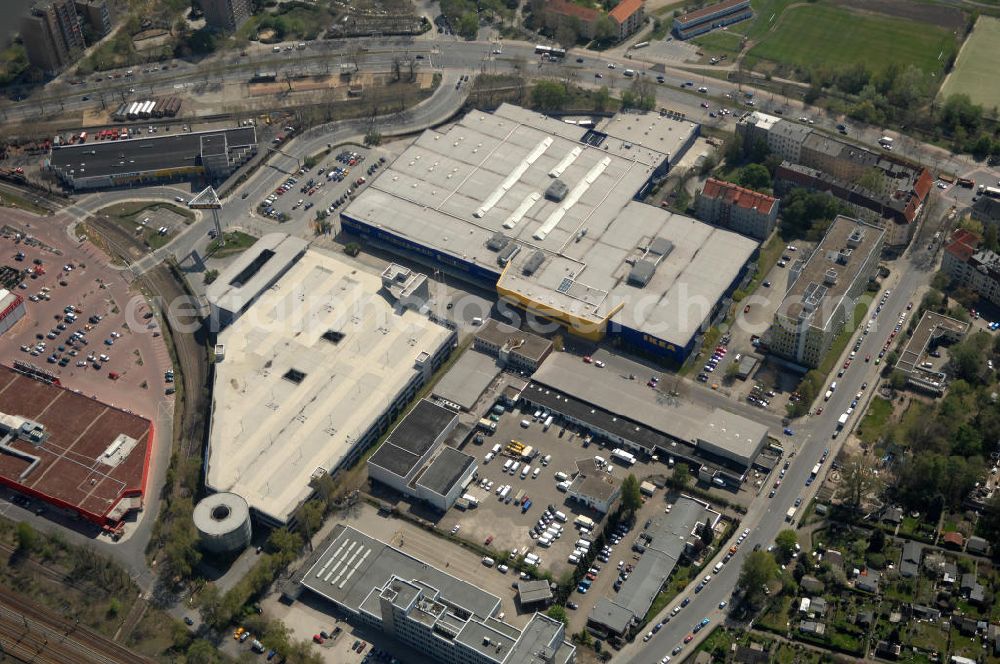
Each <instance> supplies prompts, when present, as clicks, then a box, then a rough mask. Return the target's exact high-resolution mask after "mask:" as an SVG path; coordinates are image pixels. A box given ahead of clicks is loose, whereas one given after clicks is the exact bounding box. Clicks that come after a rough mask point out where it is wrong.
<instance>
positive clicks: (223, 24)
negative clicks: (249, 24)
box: [200, 0, 253, 32]
mask: <svg viewBox="0 0 1000 664" xmlns="http://www.w3.org/2000/svg"><path fill="white" fill-rule="evenodd" d="M200 3H201V8H202V10H203V11H204V12H205V23H207V24H208V25H209V26H210V27H213V28H215V29H217V30H222V31H223V32H233V31H234V30H236V29H237V28H239V27H240V26H241V25H243V23H244V22H245V21H246V20H247V19H248V18H250V16H251V15H252V14H253V7H252V4H251V1H250V0H200Z"/></svg>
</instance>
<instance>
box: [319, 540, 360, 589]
mask: <svg viewBox="0 0 1000 664" xmlns="http://www.w3.org/2000/svg"><path fill="white" fill-rule="evenodd" d="M357 544H358V543H357V542H354V541H352V542H351V545H350V546H349V547H347V551H344V553H343V554H342V555H341V556H340V560H338V561H337V562H336V563H334V565H333V567H332V568H331V569H330V571H329V572H327V573H326V576H324V577H323V580H324V581H329V580H330V577H331V576H333V574H334V572H336V571H337V570H338V569H340V566H341V565H343V564H344V558H346V557H347V556H348V555H349V554H350V553H351V549H353V548H354V547H355V546H357Z"/></svg>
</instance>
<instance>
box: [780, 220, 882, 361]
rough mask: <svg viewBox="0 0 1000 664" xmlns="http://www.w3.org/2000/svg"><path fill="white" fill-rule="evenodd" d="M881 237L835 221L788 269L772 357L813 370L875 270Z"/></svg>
mask: <svg viewBox="0 0 1000 664" xmlns="http://www.w3.org/2000/svg"><path fill="white" fill-rule="evenodd" d="M884 236H885V231H884V229H882V228H879V227H878V226H876V225H875V224H872V223H869V222H866V221H862V220H859V219H851V218H850V217H844V216H838V217H837V218H836V219H834V221H833V224H831V225H830V228H829V230H827V232H826V235H825V236H823V239H822V240H821V241H820V243H819V246H817V247H816V249H815V250H814V251H813V253H812V254H811V255H810V256H809V257H808V258H805V259H800V260H798V261H796V262H795V263H794V264H793V265H792V266H791V268H790V273H789V287H788V290H787V291H786V293H785V297H784V300H782V303H781V305H780V306H779V307H778V310H777V311H776V312H775V314H774V320H773V322H772V325H771V330H770V337H771V338H770V342H769V343H770V348H771V351H772V352H773V353H775V354H776V355H779V356H781V357H784V358H786V359H788V360H791V361H792V362H795V363H796V364H799V365H801V366H803V367H810V368H814V367H818V366H819V365H820V363H821V362H822V361H823V356H824V355H826V353H827V351H829V350H830V346H831V345H832V344H833V340H834V339H835V338H836V337H837V335H838V334H839V333H840V331H841V330H842V329H843V328H844V325H845V324H846V323H847V322H848V320H849V319H850V317H851V316H852V315H853V313H854V305H855V303H856V302H857V299H858V298H859V297H860V296H861V295H862V294H863V293H864V292H865V289H866V288H867V286H868V282H869V281H870V280H871V279H872V278H873V277H874V276H875V274H876V271H877V270H878V263H879V255H880V254H881V252H882V243H883V239H884Z"/></svg>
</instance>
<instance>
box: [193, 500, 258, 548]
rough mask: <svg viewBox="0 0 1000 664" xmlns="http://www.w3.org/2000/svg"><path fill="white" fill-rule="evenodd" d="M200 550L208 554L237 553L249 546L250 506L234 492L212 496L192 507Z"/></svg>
mask: <svg viewBox="0 0 1000 664" xmlns="http://www.w3.org/2000/svg"><path fill="white" fill-rule="evenodd" d="M194 525H195V528H197V529H198V534H199V536H200V538H201V547H202V548H203V549H205V550H206V551H209V552H211V553H221V554H232V553H238V552H239V551H241V550H242V549H245V548H246V547H247V546H248V545H249V544H250V532H251V531H250V506H249V505H247V501H246V500H244V499H243V497H242V496H238V495H236V494H235V493H215V494H212V495H211V496H208V497H206V498H204V499H202V501H201V502H199V503H198V504H197V505H195V508H194Z"/></svg>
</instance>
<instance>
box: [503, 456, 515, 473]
mask: <svg viewBox="0 0 1000 664" xmlns="http://www.w3.org/2000/svg"><path fill="white" fill-rule="evenodd" d="M512 465H514V461H513V459H507V460H506V461H504V462H503V472H505V473H506V472H507V471H508V470H510V467H511V466H512Z"/></svg>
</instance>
